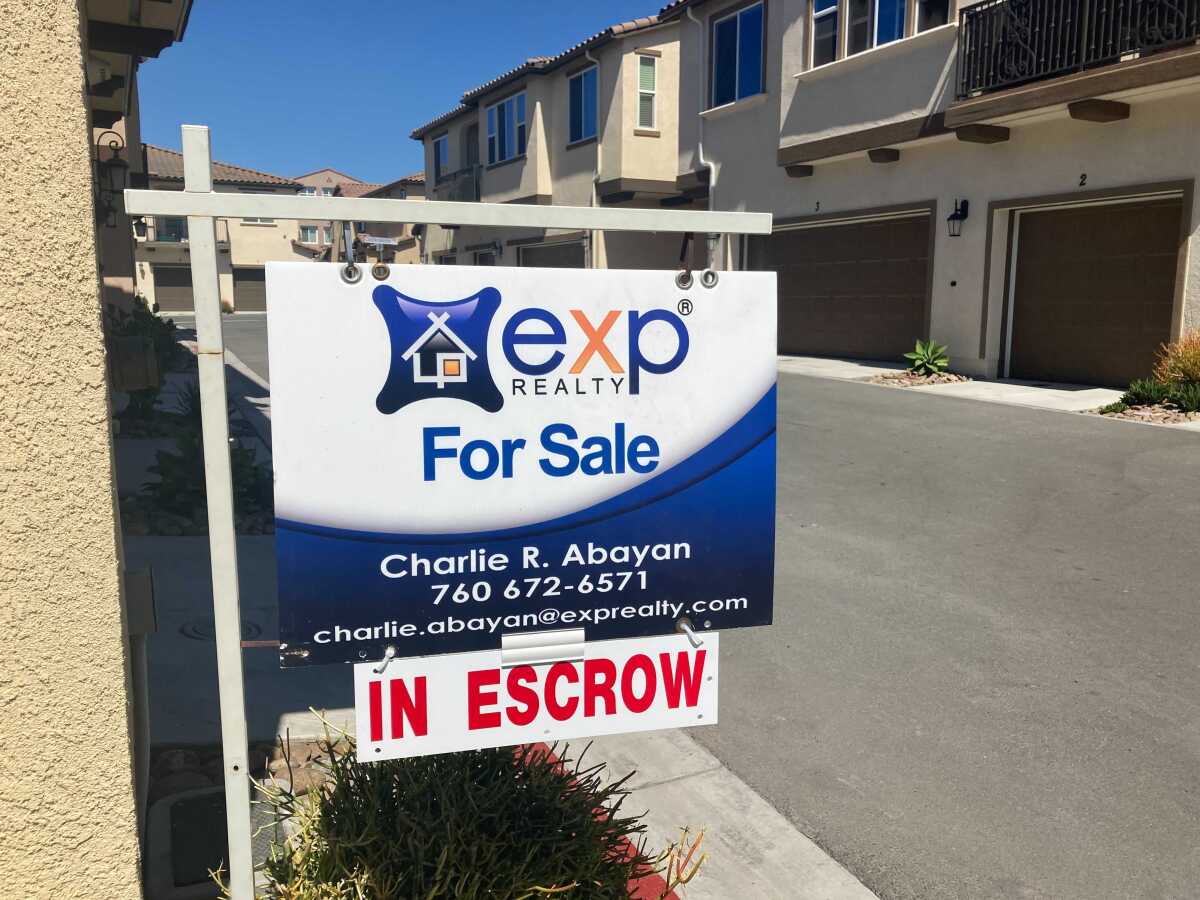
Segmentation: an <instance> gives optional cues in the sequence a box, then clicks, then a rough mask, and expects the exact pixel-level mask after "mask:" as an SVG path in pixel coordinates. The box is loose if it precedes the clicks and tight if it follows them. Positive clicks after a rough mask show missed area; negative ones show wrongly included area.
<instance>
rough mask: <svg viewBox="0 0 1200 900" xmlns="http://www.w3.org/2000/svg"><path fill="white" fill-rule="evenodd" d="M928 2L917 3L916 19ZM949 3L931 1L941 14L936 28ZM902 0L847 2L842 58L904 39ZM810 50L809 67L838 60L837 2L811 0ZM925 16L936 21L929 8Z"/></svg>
mask: <svg viewBox="0 0 1200 900" xmlns="http://www.w3.org/2000/svg"><path fill="white" fill-rule="evenodd" d="M927 2H928V0H918V10H919V12H918V18H919V19H923V18H924V17H925V16H926V12H925V7H926V4H927ZM948 3H949V0H933V5H936V6H938V7H939V8H940V9H941V10H942V11H943V12H942V20H941V22H940V23H939V24H945V22H946V19H945V16H946V15H947V14H948V13H949V6H948ZM906 7H907V2H906V0H847V3H846V23H845V25H846V55H847V56H853V55H854V54H855V53H861V52H862V51H864V50H869V49H870V48H871V47H879V46H882V45H883V44H890V43H891V42H892V41H898V40H900V39H901V38H903V37H905V36H907V34H908V29H907V25H908V23H907V22H906V21H905V9H906ZM812 9H813V13H812V15H813V27H812V34H813V48H812V64H813V65H814V66H823V65H825V64H826V63H831V62H833V61H834V60H835V59H839V58H840V54H839V52H838V50H839V48H838V38H839V26H840V24H841V23H840V22H839V21H838V20H839V18H840V13H841V10H840V8H839V5H838V2H837V0H813V8H812ZM929 15H930V16H931V17H932V18H933V19H936V17H937V12H936V10H933V8H932V6H930V12H929ZM927 27H934V26H932V25H922V26H921V27H919V28H918V29H917V30H918V31H924V30H925V28H927Z"/></svg>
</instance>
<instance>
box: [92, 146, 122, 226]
mask: <svg viewBox="0 0 1200 900" xmlns="http://www.w3.org/2000/svg"><path fill="white" fill-rule="evenodd" d="M106 137H107V138H108V140H107V142H106V141H105V140H104V139H105V138H106ZM104 147H107V148H108V150H109V153H110V155H109V157H108V159H105V158H104V153H103V148H104ZM124 149H125V140H124V138H122V137H121V135H119V134H117V133H116V132H115V131H104V132H101V134H100V136H99V137H97V138H96V221H97V222H98V223H103V224H104V226H105V227H106V228H113V227H114V226H115V225H116V224H117V219H116V213H117V205H116V196H117V195H118V194H120V193H121V191H123V190H125V187H126V185H127V184H128V182H129V163H127V162H126V161H125V160H123V159H122V158H121V151H122V150H124Z"/></svg>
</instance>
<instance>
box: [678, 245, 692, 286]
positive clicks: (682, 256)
mask: <svg viewBox="0 0 1200 900" xmlns="http://www.w3.org/2000/svg"><path fill="white" fill-rule="evenodd" d="M691 242H692V233H691V232H690V231H685V232H684V233H683V243H682V244H680V245H679V273H678V274H677V275H676V276H675V286H676V287H678V288H679V289H680V290H681V291H686V290H687V289H688V288H690V287H691V286H692V273H691V270H690V269H689V268H688V258H687V255H688V244H690V243H691Z"/></svg>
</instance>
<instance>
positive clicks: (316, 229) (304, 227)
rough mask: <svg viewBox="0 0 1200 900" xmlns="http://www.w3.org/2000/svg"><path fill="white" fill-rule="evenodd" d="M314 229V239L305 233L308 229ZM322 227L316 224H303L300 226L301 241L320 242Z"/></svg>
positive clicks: (307, 242)
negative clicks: (310, 238) (307, 236)
mask: <svg viewBox="0 0 1200 900" xmlns="http://www.w3.org/2000/svg"><path fill="white" fill-rule="evenodd" d="M310 228H311V229H312V240H309V239H307V238H306V237H305V236H304V234H305V231H306V230H308V229H310ZM320 235H321V229H320V227H318V226H316V225H301V226H300V243H302V244H316V243H319V242H320Z"/></svg>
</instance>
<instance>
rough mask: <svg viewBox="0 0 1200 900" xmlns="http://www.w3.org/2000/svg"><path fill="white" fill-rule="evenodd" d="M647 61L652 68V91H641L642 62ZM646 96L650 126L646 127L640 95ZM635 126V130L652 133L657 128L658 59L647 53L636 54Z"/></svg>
mask: <svg viewBox="0 0 1200 900" xmlns="http://www.w3.org/2000/svg"><path fill="white" fill-rule="evenodd" d="M645 59H648V60H650V62H651V63H652V64H653V66H654V90H652V91H644V90H642V60H645ZM643 94H647V95H649V97H650V124H649V125H647V124H646V123H645V122H643V121H642V95H643ZM637 96H638V101H637V124H636V125H635V126H634V127H635V128H642V129H645V130H647V131H654V130H655V129H656V128H658V57H657V56H651V55H650V54H649V53H639V54H637Z"/></svg>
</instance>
